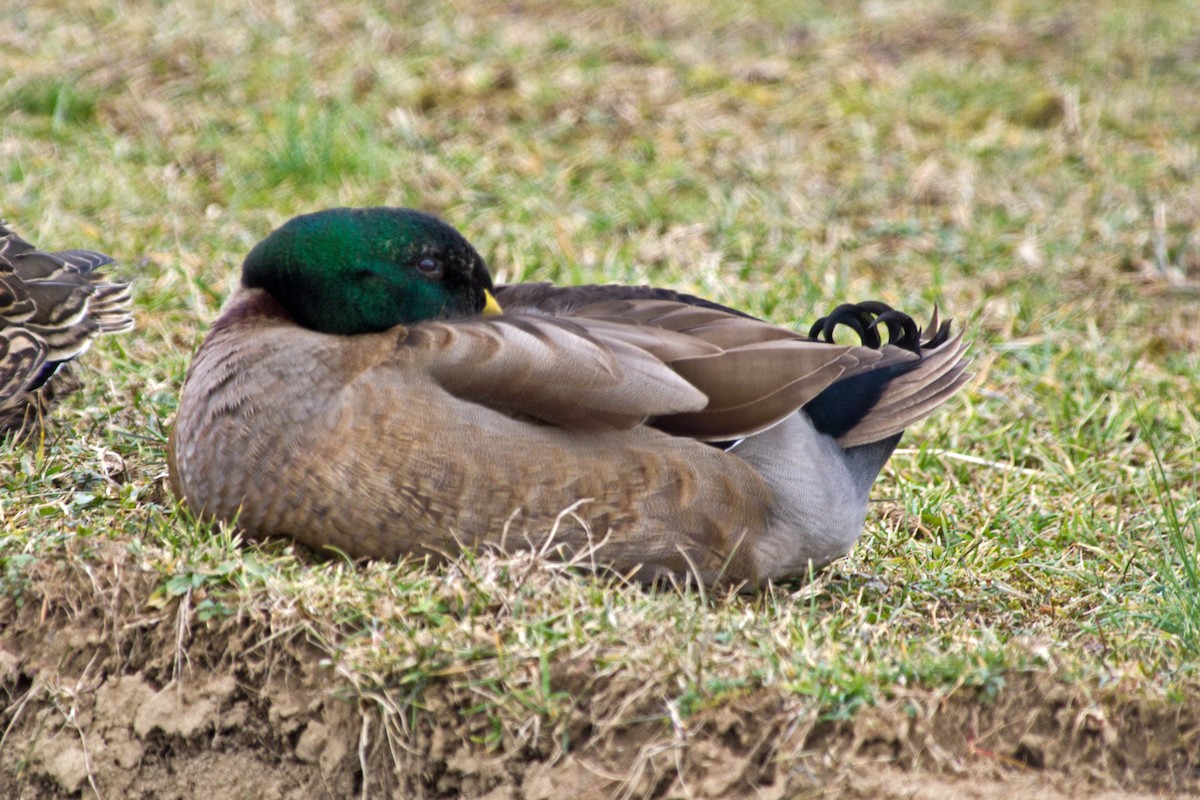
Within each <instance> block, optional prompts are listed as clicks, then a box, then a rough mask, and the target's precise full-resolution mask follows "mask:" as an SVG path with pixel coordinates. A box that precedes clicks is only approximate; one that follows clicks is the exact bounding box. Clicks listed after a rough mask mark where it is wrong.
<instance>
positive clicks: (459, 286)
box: [169, 208, 967, 585]
mask: <svg viewBox="0 0 1200 800" xmlns="http://www.w3.org/2000/svg"><path fill="white" fill-rule="evenodd" d="M839 324H845V325H848V326H849V327H850V328H852V329H854V330H855V331H857V333H858V334H859V337H860V341H861V342H862V343H861V344H855V345H851V344H839V343H835V342H834V341H833V337H832V332H833V330H834V328H835V327H836V326H837V325H839ZM881 328H886V329H887V331H888V341H887V342H886V343H884V342H883V341H881V339H882V337H881V336H880V329H881ZM964 351H965V345H964V344H963V342H962V335H961V333H960V334H959V335H957V336H954V337H951V336H950V333H949V323H944V324H941V325H939V324H937V322H936V315H935V320H934V322H933V323H932V324H931V325H930V332H929V334H928V335H925V336H922V335H921V332H920V330H919V329H918V328H917V326H916V324H915V323H914V322H913V320H912V319H911V318H910V317H908V316H907V315H904V314H902V313H900V312H898V311H894V310H892V309H890V308H888V307H887V306H885V305H883V304H882V303H859V304H856V305H849V304H847V305H842V306H839V307H838V308H837V309H835V310H834V311H833V313H832V314H830V315H829V316H827V317H825V318H824V319H822V320H820V321H818V322H817V324H816V325H814V326H813V328H812V330H811V331H810V333H809V335H807V336H806V335H804V334H801V333H797V332H795V331H791V330H787V329H785V328H779V327H776V326H774V325H770V324H768V323H766V322H763V321H760V320H757V319H754V318H752V317H749V316H747V315H745V314H742V313H741V312H738V311H735V310H733V309H729V308H725V307H723V306H720V305H717V304H715V303H711V302H708V301H706V300H702V299H699V298H696V297H691V296H688V295H684V294H679V293H676V292H673V291H670V290H666V289H656V288H650V287H644V286H636V287H635V286H580V287H557V286H552V285H551V284H548V283H533V284H517V285H509V286H498V287H493V285H492V280H491V277H490V275H489V273H488V270H487V267H486V265H485V264H484V262H483V259H482V258H480V256H479V255H478V254H477V253H476V252H475V250H474V249H473V248H472V247H471V245H470V244H468V242H467V241H466V240H465V239H464V238H463V237H462V236H461V235H459V233H458V232H457V231H455V230H454V229H453V228H452V227H450V226H449V225H446V224H445V223H443V222H441V221H439V220H438V219H436V218H434V217H431V216H429V215H426V214H423V213H420V212H417V211H412V210H408V209H394V208H366V209H344V208H343V209H333V210H328V211H322V212H319V213H315V214H309V215H305V216H301V217H297V218H295V219H293V220H291V221H290V222H288V223H287V224H285V225H283V226H282V227H281V228H279V229H278V230H276V231H274V232H273V233H272V234H271V235H270V236H268V237H267V238H266V239H265V240H263V241H262V242H260V243H259V244H258V245H257V246H256V247H255V248H254V249H253V250H252V251H251V252H250V254H249V256H247V258H246V260H245V263H244V264H243V267H242V285H241V287H240V288H239V289H238V290H237V291H236V293H235V294H234V296H233V297H232V298H231V299H230V301H229V302H228V304H227V305H226V307H225V309H224V311H223V312H222V313H221V315H220V317H219V318H218V319H217V321H216V322H215V323H214V324H213V326H212V330H211V331H210V332H209V334H208V337H207V339H206V340H205V341H204V343H203V344H202V345H201V347H200V349H199V351H198V352H197V353H196V356H195V359H194V361H193V362H192V365H191V368H190V369H189V371H188V376H187V381H186V384H185V385H184V389H183V396H182V399H181V401H180V406H179V412H178V415H177V417H176V420H175V427H174V431H173V433H172V437H171V444H170V452H169V465H170V474H171V481H172V486H173V487H174V490H175V492H176V493H177V494H178V495H179V496H180V497H182V498H183V499H184V500H186V502H187V503H188V504H189V505H190V506H191V507H192V508H193V509H194V510H195V511H196V512H198V513H200V514H202V515H204V516H207V517H214V518H217V519H220V520H227V521H234V520H236V522H237V524H238V525H239V526H240V527H241V528H242V529H244V530H245V531H247V532H248V533H249V534H250V535H252V536H290V537H293V538H295V539H296V540H298V541H300V542H303V543H304V544H306V545H308V546H310V547H315V548H320V547H323V546H333V547H336V548H339V549H340V550H342V551H344V552H346V553H348V554H350V555H352V556H356V557H362V556H365V557H373V558H385V559H394V558H399V557H402V556H406V555H431V556H434V557H441V556H447V555H453V554H454V553H456V552H459V551H460V550H461V549H462V548H464V547H480V546H485V547H486V546H496V547H500V548H506V549H510V550H511V549H514V548H518V547H530V546H533V547H537V548H539V549H543V550H544V551H545V552H550V553H554V554H556V555H557V556H558V557H562V558H568V557H575V558H581V559H586V561H587V562H588V563H598V564H603V565H607V566H609V567H613V568H615V569H617V570H620V571H622V572H627V573H630V574H633V575H635V576H636V577H638V578H640V579H646V580H649V579H654V578H656V577H660V576H664V575H675V576H680V577H684V578H687V577H693V578H698V579H699V580H701V581H703V582H705V583H710V584H711V583H715V582H722V583H729V582H732V583H740V582H746V583H747V584H750V585H758V584H760V583H761V582H762V581H764V580H767V579H777V578H784V577H789V576H797V575H803V574H804V573H806V572H807V571H808V570H810V569H812V568H814V567H818V566H821V565H823V564H826V563H828V562H829V561H831V560H832V559H835V558H837V557H839V556H841V555H843V554H844V553H846V552H847V551H848V550H849V549H850V547H851V546H852V545H853V544H854V541H855V540H856V539H857V538H858V536H859V533H860V532H861V530H862V525H863V520H864V518H865V515H866V510H867V496H868V493H869V491H870V488H871V484H872V483H873V482H874V481H875V478H876V476H877V475H878V474H879V472H880V470H881V469H882V468H883V465H884V463H885V462H886V461H887V459H888V457H889V456H890V455H891V453H892V450H893V449H894V447H895V446H896V443H897V442H898V441H899V439H900V435H901V432H902V431H903V430H904V429H905V428H906V427H908V426H909V425H911V424H913V423H914V422H916V421H918V420H920V419H922V418H924V417H925V416H927V415H928V414H930V413H931V412H933V411H934V409H936V408H937V407H938V406H939V405H941V404H942V403H943V402H944V401H945V400H946V399H947V398H948V397H950V396H951V395H952V394H953V393H954V392H955V391H957V390H958V389H959V388H960V387H961V386H962V385H963V383H964V382H965V380H966V379H967V375H966V374H965V372H964V368H965V365H966V361H965V360H964V357H963V354H964Z"/></svg>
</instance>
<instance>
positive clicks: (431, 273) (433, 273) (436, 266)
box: [417, 256, 442, 278]
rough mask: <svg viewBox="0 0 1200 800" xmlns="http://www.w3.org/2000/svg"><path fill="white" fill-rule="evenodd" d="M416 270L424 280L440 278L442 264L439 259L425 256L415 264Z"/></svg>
mask: <svg viewBox="0 0 1200 800" xmlns="http://www.w3.org/2000/svg"><path fill="white" fill-rule="evenodd" d="M417 270H418V271H419V272H420V273H421V274H422V275H424V276H425V277H426V278H440V277H442V262H441V260H440V259H437V258H431V257H429V256H426V257H425V258H422V259H421V260H420V261H418V262H417Z"/></svg>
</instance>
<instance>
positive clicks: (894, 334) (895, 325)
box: [808, 300, 950, 356]
mask: <svg viewBox="0 0 1200 800" xmlns="http://www.w3.org/2000/svg"><path fill="white" fill-rule="evenodd" d="M838 325H845V326H846V327H848V328H850V329H851V330H853V331H854V332H855V333H857V334H858V338H859V339H860V340H861V341H862V344H863V346H864V347H870V348H872V349H873V350H881V349H882V348H883V345H884V342H883V338H882V337H881V336H880V335H879V327H880V326H881V325H882V326H883V327H885V328H887V332H888V341H887V344H890V345H892V346H893V347H899V348H900V349H902V350H908V351H909V352H911V353H915V354H916V355H918V356H919V355H921V348H922V347H930V348H933V347H937V346H938V345H940V344H942V343H943V342H945V341H946V340H947V339H949V338H950V322H949V321H946V322H943V323H941V325H939V324H938V319H937V311H936V310H935V311H934V312H933V319H932V320H931V324H930V327H931V328H933V334H932V335H931V336H929V337H927V338H925V339H922V338H921V333H922V331H921V328H920V327H918V326H917V323H916V322H914V321H913V318H912V317H910V316H909V315H908V314H905V313H904V312H903V311H897V310H896V309H894V308H892V307H891V306H889V305H888V304H887V303H882V302H880V301H878V300H865V301H863V302H861V303H843V304H842V305H840V306H838V307H837V308H835V309H834V310H833V311H831V312H830V313H829V315H828V316H824V317H821V318H820V319H819V320H817V321H816V322H815V323H813V326H812V327H811V328H809V331H808V338H810V339H815V340H817V341H821V340H822V339H824V341H826V342H829V343H831V344H832V343H833V341H834V339H833V331H834V329H835V328H837V326H838Z"/></svg>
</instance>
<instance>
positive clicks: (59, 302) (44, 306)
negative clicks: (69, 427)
mask: <svg viewBox="0 0 1200 800" xmlns="http://www.w3.org/2000/svg"><path fill="white" fill-rule="evenodd" d="M111 263H112V259H111V258H109V257H108V256H106V255H102V254H100V253H93V252H92V251H91V250H63V251H61V252H57V253H47V252H43V251H41V250H38V249H37V248H35V247H34V246H33V245H31V244H30V243H29V242H27V241H25V240H24V239H21V238H20V237H19V236H17V235H16V234H15V233H13V232H12V231H10V230H9V229H8V228H5V227H4V226H2V225H0V432H3V431H5V430H7V429H9V428H18V427H21V426H23V425H24V424H26V423H28V422H32V421H34V420H35V418H36V416H37V415H38V414H39V413H40V412H41V411H42V410H44V408H45V406H46V405H47V403H48V402H49V399H50V393H51V392H52V390H53V383H51V382H50V378H51V377H52V376H53V375H54V374H55V372H56V371H57V370H58V368H59V367H60V366H61V365H62V364H64V363H66V362H67V361H70V360H71V359H73V358H75V357H76V356H77V355H79V354H80V353H82V352H83V351H85V350H87V349H88V347H89V346H91V343H92V339H93V338H94V337H95V336H97V335H99V334H101V333H118V332H120V331H127V330H129V329H130V328H132V327H133V318H132V317H131V316H130V315H129V286H128V284H124V283H110V282H107V281H105V280H104V277H103V276H102V275H101V274H100V273H98V272H95V269H96V267H100V266H103V265H105V264H111Z"/></svg>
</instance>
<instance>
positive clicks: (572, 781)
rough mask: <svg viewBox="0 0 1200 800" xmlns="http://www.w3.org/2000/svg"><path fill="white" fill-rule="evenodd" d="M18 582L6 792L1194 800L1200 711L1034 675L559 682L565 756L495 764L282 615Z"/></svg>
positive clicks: (115, 587)
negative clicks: (849, 681) (840, 712)
mask: <svg viewBox="0 0 1200 800" xmlns="http://www.w3.org/2000/svg"><path fill="white" fill-rule="evenodd" d="M28 578H29V580H28V582H27V583H25V584H24V585H23V586H22V588H21V591H20V593H19V595H17V597H12V596H8V595H6V596H4V597H3V598H2V599H0V692H2V693H3V702H4V705H5V707H4V709H3V712H2V713H0V730H3V734H2V735H3V739H2V741H0V797H6V798H49V797H80V796H86V797H103V798H109V797H122V798H124V797H128V798H159V797H162V798H192V797H212V798H232V799H234V800H236V799H237V798H262V797H279V798H311V797H350V796H364V797H387V796H391V797H414V798H426V797H429V798H432V797H447V798H448V797H463V798H487V800H518V799H520V800H566V798H573V797H620V798H634V797H655V798H676V797H678V798H785V797H788V798H790V797H814V798H816V797H847V798H928V799H929V800H938V799H940V798H951V797H953V798H980V799H990V798H1005V800H1008V798H1024V797H1039V798H1051V800H1053V799H1055V798H1077V797H1078V798H1082V797H1088V798H1143V797H1164V796H1170V797H1200V708H1197V707H1195V706H1194V705H1189V704H1187V703H1180V702H1174V703H1173V702H1170V701H1168V700H1165V699H1154V698H1146V697H1141V698H1138V699H1131V698H1130V697H1129V695H1128V694H1125V695H1122V696H1120V697H1118V696H1116V695H1115V694H1114V695H1111V696H1110V695H1106V694H1105V693H1103V692H1101V691H1098V690H1095V689H1092V690H1088V689H1086V688H1084V687H1080V686H1074V685H1070V684H1067V683H1064V682H1062V681H1061V680H1057V679H1054V678H1051V677H1050V676H1049V675H1047V674H1044V673H1024V674H1012V675H1009V676H1007V679H1006V684H1005V687H1004V689H1003V690H1002V691H1001V692H1000V693H999V695H998V697H996V698H995V699H994V700H990V701H989V700H986V699H984V698H981V697H979V696H978V694H977V693H976V692H975V691H973V690H959V691H955V692H949V693H947V692H945V691H943V692H933V691H924V690H922V691H911V692H906V693H905V694H903V695H902V696H897V697H895V698H893V699H891V700H890V701H888V702H887V703H885V704H882V705H880V706H876V707H872V708H868V709H865V710H863V711H861V712H860V713H858V714H857V715H856V716H855V717H854V719H853V720H851V721H843V722H832V721H821V720H820V719H819V718H817V716H816V715H815V714H814V713H813V712H812V711H811V710H809V709H806V707H805V706H804V705H803V704H802V701H801V699H798V698H795V697H793V696H789V695H787V694H785V693H783V692H780V691H773V690H761V691H759V692H757V693H754V694H750V695H746V696H743V697H740V698H737V699H735V700H732V701H729V702H726V703H724V704H723V705H721V706H720V707H717V708H712V709H708V710H706V711H702V712H700V713H697V714H694V715H692V716H691V717H689V718H687V719H686V720H676V722H675V724H672V723H670V722H669V717H668V716H667V715H665V714H664V709H665V703H664V701H662V700H661V699H657V700H656V699H654V698H650V697H644V698H640V699H636V700H631V702H630V704H629V707H628V708H627V709H625V711H624V713H623V714H621V715H620V718H621V719H622V720H625V721H623V722H618V723H617V724H614V725H606V726H605V727H604V729H598V727H597V726H596V725H595V724H594V722H593V721H594V720H596V719H598V718H601V717H604V718H611V716H612V715H611V709H610V708H604V709H603V710H604V711H605V712H606V713H604V714H594V713H592V711H593V705H592V704H593V703H597V704H598V703H602V702H603V703H606V704H607V703H609V702H611V701H610V700H609V699H607V698H602V695H601V694H600V693H597V692H596V683H595V681H594V680H593V679H592V678H591V677H589V676H586V675H580V674H579V671H578V670H571V669H570V668H567V669H563V670H561V671H560V672H559V673H557V674H556V683H558V684H560V685H559V686H556V687H555V688H556V689H564V690H567V691H572V692H573V693H574V694H575V696H576V700H577V707H576V712H575V715H574V716H573V717H572V719H570V720H568V721H567V723H566V725H565V727H562V728H561V729H559V730H561V731H565V732H566V733H567V734H568V735H569V739H570V742H571V745H570V747H569V752H564V750H563V748H562V747H561V746H560V744H561V743H560V742H559V739H558V734H555V735H552V734H551V733H549V732H546V731H539V730H537V729H535V730H533V731H532V732H530V731H528V730H526V731H523V732H519V735H518V733H517V732H506V733H505V734H504V735H503V736H502V737H501V740H500V744H499V746H497V747H494V748H492V749H488V748H486V747H484V746H482V745H480V744H478V742H480V741H481V740H483V739H484V738H485V736H486V735H487V733H488V731H487V730H485V729H483V728H481V726H483V725H486V721H485V720H483V719H482V718H481V717H480V716H479V715H463V714H462V713H460V711H461V710H462V709H464V708H466V707H468V706H469V705H470V704H471V702H473V701H472V699H471V698H470V697H468V696H467V695H466V694H465V693H463V692H462V691H461V690H455V689H453V688H451V687H449V686H438V685H434V686H431V687H429V688H428V689H427V690H426V691H425V693H424V695H423V699H422V701H421V707H420V708H419V709H418V708H416V707H414V706H412V705H405V704H404V703H403V701H402V694H401V692H399V691H398V690H396V689H389V688H380V689H378V690H376V691H371V692H367V693H365V694H364V693H361V692H359V691H351V686H350V683H349V682H348V681H347V680H346V679H345V678H344V676H342V675H340V674H339V673H338V670H337V667H336V664H333V665H331V663H330V659H331V657H330V654H329V652H328V651H327V650H324V649H321V648H320V647H318V646H317V645H316V644H314V643H313V642H311V641H309V640H308V638H307V637H306V635H305V634H304V633H303V626H296V625H295V624H294V620H293V621H291V622H290V623H289V625H288V626H287V627H286V628H284V627H282V626H279V625H276V624H273V622H272V621H271V620H269V619H259V618H256V619H251V618H250V617H249V615H248V614H243V615H242V616H241V617H235V618H229V619H225V620H223V621H220V622H209V623H201V622H199V621H197V620H194V619H190V616H191V615H190V614H187V613H184V614H181V613H179V609H180V604H179V602H178V601H173V602H172V603H170V604H167V605H166V606H165V607H162V608H155V607H154V605H155V604H150V605H147V599H148V598H149V597H150V596H151V594H152V591H153V589H154V588H155V586H156V582H157V579H156V576H154V575H150V574H145V573H142V572H140V571H139V570H138V568H137V567H136V564H135V563H134V559H133V558H132V557H131V556H129V555H127V554H126V553H125V552H124V551H123V550H118V549H116V548H113V549H112V550H111V551H110V552H106V553H104V557H103V558H97V557H96V556H92V557H91V558H87V559H81V558H72V559H64V560H63V561H60V562H57V563H55V562H50V561H46V562H40V563H39V564H37V565H36V566H35V567H34V568H33V570H32V571H31V572H30V573H29V576H28ZM18 598H19V599H18ZM280 631H286V634H281V633H280ZM384 709H388V711H387V713H385V712H384ZM397 709H400V710H402V711H403V713H395V712H396V710H397ZM596 710H600V709H599V708H597V709H596Z"/></svg>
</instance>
